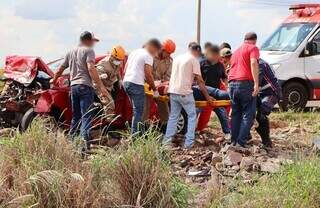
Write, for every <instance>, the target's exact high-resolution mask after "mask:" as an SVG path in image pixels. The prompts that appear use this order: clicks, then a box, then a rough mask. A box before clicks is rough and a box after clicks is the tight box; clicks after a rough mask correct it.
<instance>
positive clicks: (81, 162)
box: [0, 121, 192, 208]
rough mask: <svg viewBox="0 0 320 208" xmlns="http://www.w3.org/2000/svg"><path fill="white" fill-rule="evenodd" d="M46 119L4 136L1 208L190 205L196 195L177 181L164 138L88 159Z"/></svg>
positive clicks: (152, 138) (0, 164)
mask: <svg viewBox="0 0 320 208" xmlns="http://www.w3.org/2000/svg"><path fill="white" fill-rule="evenodd" d="M44 123H47V122H46V121H44V122H42V121H38V122H36V123H35V124H34V125H33V126H32V127H31V128H30V129H29V130H28V131H27V132H26V133H24V134H19V133H17V134H16V135H15V136H14V137H13V138H1V148H0V206H1V207H43V208H50V207H52V208H54V207H59V208H63V207H66V208H67V207H68V208H70V207H71V208H72V207H74V208H78V207H83V208H88V207H94V208H96V207H146V208H147V207H150V208H154V207H159V208H161V207H168V208H171V207H172V208H174V207H187V205H188V200H189V199H190V198H192V197H191V196H190V194H191V193H192V191H191V190H190V189H189V187H188V186H186V185H185V184H184V183H182V182H181V181H180V180H179V179H178V178H176V177H175V176H174V175H173V173H172V171H171V168H170V163H169V162H168V159H167V158H168V157H167V156H166V154H165V152H164V151H163V150H162V149H161V147H160V145H159V142H158V141H157V140H158V139H159V134H158V133H156V132H155V131H152V130H150V131H149V132H148V133H147V134H146V135H145V136H146V137H147V138H148V139H147V140H142V139H140V140H141V141H138V142H136V143H134V144H129V143H127V144H126V143H125V142H124V144H122V145H120V146H119V147H118V148H117V149H105V150H103V149H100V150H98V151H97V152H96V154H94V155H91V156H89V157H90V158H86V159H82V158H81V154H79V152H78V151H77V149H78V148H77V147H76V146H73V145H72V144H70V143H69V142H68V141H67V139H66V137H65V136H64V134H62V133H61V132H58V133H57V132H51V131H50V129H51V128H50V127H49V128H48V126H47V124H46V125H45V124H44Z"/></svg>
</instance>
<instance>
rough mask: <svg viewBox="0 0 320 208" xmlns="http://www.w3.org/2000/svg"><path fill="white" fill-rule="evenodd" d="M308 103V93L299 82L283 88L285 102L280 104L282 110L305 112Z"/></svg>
mask: <svg viewBox="0 0 320 208" xmlns="http://www.w3.org/2000/svg"><path fill="white" fill-rule="evenodd" d="M307 102H308V91H307V89H306V88H305V86H304V85H303V84H301V83H298V82H291V83H288V84H286V85H285V86H284V87H283V101H282V102H281V103H279V105H280V107H281V109H282V110H284V111H287V110H289V109H290V110H294V111H298V110H303V109H304V108H305V107H306V105H307Z"/></svg>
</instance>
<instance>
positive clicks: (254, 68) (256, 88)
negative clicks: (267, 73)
mask: <svg viewBox="0 0 320 208" xmlns="http://www.w3.org/2000/svg"><path fill="white" fill-rule="evenodd" d="M250 62H251V73H252V76H253V82H254V91H253V94H252V95H253V96H257V95H258V93H259V64H258V60H257V59H256V58H251V59H250Z"/></svg>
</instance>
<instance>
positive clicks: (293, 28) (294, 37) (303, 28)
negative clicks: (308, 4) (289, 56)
mask: <svg viewBox="0 0 320 208" xmlns="http://www.w3.org/2000/svg"><path fill="white" fill-rule="evenodd" d="M315 25H316V24H313V23H288V24H283V25H281V26H280V27H279V28H278V29H277V30H276V31H275V32H274V33H273V34H272V35H271V37H270V38H269V39H268V40H267V41H266V42H265V43H264V44H263V45H262V47H261V50H263V51H288V52H293V51H295V50H296V49H297V48H298V46H299V45H300V44H301V43H302V41H303V40H304V39H305V38H306V37H307V36H308V34H309V33H310V32H311V31H312V29H313V28H314V27H315Z"/></svg>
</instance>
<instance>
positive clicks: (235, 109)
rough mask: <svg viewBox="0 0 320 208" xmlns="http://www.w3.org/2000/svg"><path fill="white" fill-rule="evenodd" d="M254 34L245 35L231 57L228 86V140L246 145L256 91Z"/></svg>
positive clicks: (257, 56)
mask: <svg viewBox="0 0 320 208" xmlns="http://www.w3.org/2000/svg"><path fill="white" fill-rule="evenodd" d="M256 42H257V34H255V33H253V32H250V33H247V34H246V35H245V41H244V43H243V44H242V45H241V46H240V48H238V49H237V50H236V51H235V52H234V53H233V55H232V58H231V69H230V72H229V77H228V79H229V89H230V99H231V107H232V114H231V128H232V130H231V141H232V143H233V144H234V145H240V146H242V147H245V146H246V143H247V138H248V135H249V133H250V129H251V127H252V125H253V121H254V118H255V114H256V96H257V95H258V92H259V65H258V59H259V56H260V55H259V49H258V48H257V46H256Z"/></svg>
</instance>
